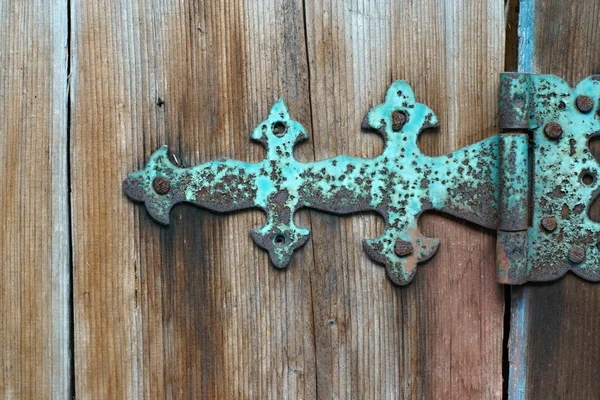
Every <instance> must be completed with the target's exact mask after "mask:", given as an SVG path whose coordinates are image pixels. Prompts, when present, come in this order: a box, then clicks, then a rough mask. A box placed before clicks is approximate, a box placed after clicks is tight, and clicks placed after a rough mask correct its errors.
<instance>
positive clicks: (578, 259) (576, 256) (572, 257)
mask: <svg viewBox="0 0 600 400" xmlns="http://www.w3.org/2000/svg"><path fill="white" fill-rule="evenodd" d="M569 261H571V262H572V263H574V264H581V263H582V262H584V261H585V249H584V248H583V247H581V246H571V248H570V249H569Z"/></svg>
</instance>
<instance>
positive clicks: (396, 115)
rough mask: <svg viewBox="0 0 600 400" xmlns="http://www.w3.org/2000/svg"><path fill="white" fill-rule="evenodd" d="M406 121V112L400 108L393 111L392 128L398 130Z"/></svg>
mask: <svg viewBox="0 0 600 400" xmlns="http://www.w3.org/2000/svg"><path fill="white" fill-rule="evenodd" d="M405 123H406V114H404V113H403V112H402V111H400V110H396V111H394V112H393V113H392V130H393V131H394V132H398V131H399V130H400V129H402V127H403V126H404V124H405Z"/></svg>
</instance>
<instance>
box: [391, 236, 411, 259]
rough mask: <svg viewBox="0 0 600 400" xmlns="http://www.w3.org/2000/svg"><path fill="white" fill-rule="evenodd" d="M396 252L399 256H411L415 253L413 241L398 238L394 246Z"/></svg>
mask: <svg viewBox="0 0 600 400" xmlns="http://www.w3.org/2000/svg"><path fill="white" fill-rule="evenodd" d="M394 253H396V255H397V256H398V257H406V256H410V255H411V254H412V253H413V245H412V243H411V242H407V241H404V240H402V239H398V240H396V245H395V246H394Z"/></svg>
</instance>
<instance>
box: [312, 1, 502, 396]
mask: <svg viewBox="0 0 600 400" xmlns="http://www.w3.org/2000/svg"><path fill="white" fill-rule="evenodd" d="M306 4H307V13H306V15H307V18H306V19H307V21H306V22H307V38H308V50H309V66H310V77H311V85H310V86H311V102H312V109H313V127H314V131H313V133H312V137H313V140H314V143H315V145H314V146H315V153H316V156H315V157H316V158H317V159H322V158H326V157H330V156H334V155H337V154H341V153H348V154H352V155H358V156H363V157H372V156H374V155H376V154H378V152H380V151H381V149H382V141H381V139H380V138H378V137H377V135H375V134H373V133H364V132H361V130H360V123H361V120H362V118H363V117H364V115H365V114H366V112H367V111H368V110H369V108H370V107H372V106H374V105H376V104H380V103H381V102H382V100H383V96H384V94H385V90H386V88H387V85H389V84H390V83H391V82H392V80H395V79H406V80H407V81H408V82H409V83H410V84H411V85H412V86H413V88H414V90H415V93H416V96H417V100H418V101H420V102H423V103H425V104H427V105H429V106H430V107H432V108H433V110H435V111H436V113H437V114H438V116H439V117H440V119H441V129H440V132H438V133H437V134H436V133H434V134H426V137H425V139H424V140H423V141H422V148H423V149H424V151H425V152H427V153H429V154H443V153H446V152H450V151H452V150H455V149H458V148H460V147H462V146H465V145H468V144H471V143H473V142H475V141H477V140H480V139H483V138H485V137H488V136H490V135H492V134H495V133H496V128H495V117H496V111H497V110H496V106H497V105H496V101H495V99H496V98H497V89H498V73H499V72H500V71H502V69H503V66H504V29H505V27H504V9H503V4H502V3H501V2H498V1H460V2H437V1H415V2H412V1H374V2H367V1H350V2H341V1H339V2H338V1H331V0H328V1H325V2H322V1H312V0H308V1H307V2H306ZM312 221H313V245H314V248H315V275H316V277H317V279H314V280H313V282H312V293H313V304H314V313H315V315H314V320H315V336H316V339H317V345H316V346H317V347H316V351H317V376H318V379H317V383H318V393H319V395H320V396H322V398H331V397H337V396H339V397H343V398H432V399H435V398H443V399H450V398H461V399H464V398H473V399H482V398H500V397H501V396H502V339H503V309H504V307H503V292H502V291H503V289H502V287H501V286H500V285H498V284H496V282H495V250H494V248H495V238H494V236H493V233H492V232H485V231H483V230H481V229H479V228H476V227H474V226H470V225H465V224H463V223H460V222H459V221H455V220H450V219H448V218H445V217H442V216H437V215H428V216H426V217H425V218H424V220H423V221H422V230H423V231H424V233H425V234H427V235H428V236H433V237H439V238H440V239H441V242H442V244H441V246H440V249H439V251H438V253H437V255H436V257H435V258H434V260H433V261H431V262H429V263H428V264H426V265H423V266H421V267H420V268H419V270H418V272H417V276H416V278H415V280H414V281H413V282H412V283H411V284H410V285H409V286H407V287H402V288H399V287H395V286H393V284H392V283H391V282H390V281H389V280H388V279H387V278H386V276H385V270H384V269H383V268H381V267H380V266H378V265H376V264H374V263H373V262H371V261H370V260H369V259H368V258H367V257H366V255H365V254H364V252H363V251H362V246H361V240H362V239H364V238H370V237H375V236H377V235H378V234H380V233H381V231H382V229H383V226H382V225H383V224H382V221H381V219H379V218H378V217H376V216H374V215H363V216H360V217H348V218H338V217H332V216H327V215H322V214H316V213H313V217H312Z"/></svg>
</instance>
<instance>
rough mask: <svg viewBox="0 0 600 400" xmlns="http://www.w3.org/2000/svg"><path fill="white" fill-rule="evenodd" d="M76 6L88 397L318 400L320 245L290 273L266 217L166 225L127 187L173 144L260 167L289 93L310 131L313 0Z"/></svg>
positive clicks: (79, 266) (82, 375)
mask: <svg viewBox="0 0 600 400" xmlns="http://www.w3.org/2000/svg"><path fill="white" fill-rule="evenodd" d="M73 5H74V8H73V12H72V16H73V21H72V26H73V31H74V36H73V51H74V53H73V58H74V68H73V71H72V93H73V96H72V99H71V101H72V104H73V105H74V106H76V107H74V108H73V109H74V114H73V120H72V136H73V137H72V152H73V153H72V157H73V162H72V164H73V168H72V171H73V174H72V182H73V187H74V188H77V190H74V191H73V198H72V204H73V224H74V228H73V231H74V236H73V238H74V269H75V274H74V303H75V304H74V307H75V310H74V313H75V347H76V351H75V355H76V370H77V375H76V393H77V396H78V397H81V398H92V397H93V398H182V397H198V398H207V397H211V398H213V397H214V398H282V397H286V396H288V397H299V398H315V396H316V394H315V390H316V370H315V361H314V358H315V355H314V334H313V327H312V313H311V312H312V304H311V286H310V281H311V279H312V276H311V275H312V273H313V272H312V271H313V267H312V265H313V257H312V248H311V246H310V245H309V246H307V247H306V248H305V250H304V251H302V252H300V254H298V256H297V257H296V258H295V259H294V261H293V262H292V264H291V265H290V266H289V268H288V269H287V270H285V271H277V270H275V269H274V268H273V267H272V266H271V265H270V264H269V261H268V258H267V254H266V253H265V252H263V251H261V250H260V249H258V248H257V247H256V246H255V245H254V243H253V242H252V240H251V238H250V236H249V234H248V231H249V230H250V229H251V228H254V227H257V226H260V225H261V224H262V223H263V221H264V216H263V215H262V214H261V213H260V212H245V213H236V214H232V215H224V216H223V215H215V214H212V213H210V212H207V211H203V210H199V209H197V208H194V207H191V206H178V207H176V208H175V209H174V211H173V212H172V214H171V221H172V225H171V226H170V227H168V228H165V227H161V226H159V225H158V224H157V223H155V222H154V221H152V220H150V217H149V216H148V215H147V213H146V211H145V210H144V209H143V207H142V206H141V205H139V204H134V203H132V202H130V201H129V200H128V199H126V198H125V196H124V195H123V194H122V192H121V180H122V179H123V178H124V177H125V176H126V174H127V173H129V172H132V171H134V170H136V169H139V168H141V167H142V166H143V164H144V163H145V161H146V160H147V159H148V157H149V155H150V154H151V153H152V152H153V151H154V150H156V149H157V148H158V147H159V146H160V145H162V144H163V143H166V144H168V145H170V146H171V149H172V150H173V151H174V152H175V153H176V154H177V156H178V158H179V159H181V160H182V161H183V163H184V164H186V165H193V164H197V163H200V162H205V161H208V160H210V159H214V158H218V157H231V158H238V159H243V160H252V161H258V160H260V159H261V158H262V157H263V156H264V150H262V149H261V147H260V146H259V145H258V144H253V143H251V142H250V140H249V134H250V131H251V129H252V128H253V127H254V126H255V125H257V124H258V123H259V122H260V121H261V120H262V119H263V118H264V117H266V115H267V113H268V111H269V107H270V106H271V105H272V104H273V103H274V102H275V100H276V99H277V97H279V96H281V97H284V98H286V99H287V102H288V106H289V108H290V110H291V113H292V115H293V116H294V118H296V119H298V120H299V121H301V122H302V123H303V124H305V125H306V126H308V127H310V109H309V98H308V95H309V90H308V70H307V64H306V49H305V45H304V30H303V26H304V25H303V11H302V6H301V2H300V1H292V0H284V1H259V2H256V1H247V2H241V1H237V2H234V1H207V2H197V1H196V2H188V1H183V0H181V1H171V0H169V1H159V0H155V1H151V0H140V1H135V2H114V1H110V0H101V1H98V0H82V1H78V2H74V3H73ZM312 154H313V150H312V146H311V145H304V146H302V147H301V149H300V150H299V151H298V156H299V157H301V158H304V159H306V158H311V157H312ZM300 223H301V224H302V225H305V226H309V218H308V214H304V215H303V216H302V218H301V221H300Z"/></svg>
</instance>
